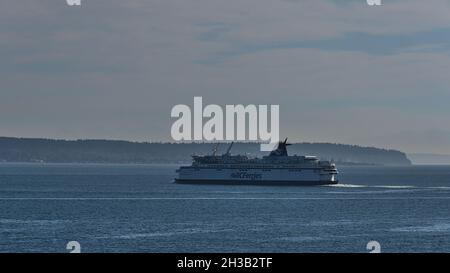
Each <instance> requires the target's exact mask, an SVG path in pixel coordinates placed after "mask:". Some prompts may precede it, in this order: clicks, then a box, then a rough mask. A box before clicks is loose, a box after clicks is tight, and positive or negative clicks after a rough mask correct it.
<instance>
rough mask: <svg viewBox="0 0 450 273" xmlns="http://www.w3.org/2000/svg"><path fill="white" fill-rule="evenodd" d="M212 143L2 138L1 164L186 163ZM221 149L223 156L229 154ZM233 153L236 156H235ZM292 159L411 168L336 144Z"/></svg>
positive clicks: (303, 147)
mask: <svg viewBox="0 0 450 273" xmlns="http://www.w3.org/2000/svg"><path fill="white" fill-rule="evenodd" d="M213 146H214V144H212V143H156V142H154V143H149V142H130V141H118V140H55V139H40V138H13V137H0V162H45V163H123V164H127V163H139V164H147V163H186V162H190V160H191V159H190V156H191V155H192V154H208V153H210V152H211V150H212V148H213ZM225 146H226V145H225V144H223V145H222V146H221V147H219V153H220V152H221V149H222V150H225ZM259 148H260V146H259V144H257V143H236V144H235V145H234V146H233V151H234V153H240V154H249V155H252V156H263V155H265V154H267V153H264V152H260V150H259ZM233 151H232V153H233ZM289 153H290V154H291V155H294V154H297V155H316V156H318V157H319V158H321V159H325V160H334V161H335V162H336V163H337V164H342V165H344V164H345V165H411V161H410V160H409V159H408V157H407V156H406V154H405V153H403V152H400V151H397V150H386V149H380V148H374V147H361V146H356V145H346V144H333V143H293V145H292V146H289Z"/></svg>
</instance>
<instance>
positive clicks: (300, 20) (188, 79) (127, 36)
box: [0, 0, 450, 154]
mask: <svg viewBox="0 0 450 273" xmlns="http://www.w3.org/2000/svg"><path fill="white" fill-rule="evenodd" d="M0 84H1V86H0V135H2V136H21V137H51V138H68V139H77V138H105V139H127V140H138V141H144V140H145V141H150V140H170V127H171V124H172V122H173V120H171V119H170V110H171V108H172V106H173V105H175V104H179V103H183V104H189V105H192V104H193V97H194V96H203V99H204V102H205V103H206V104H210V103H214V104H221V105H225V104H250V103H251V104H279V105H280V116H281V136H282V137H284V136H288V137H290V139H291V140H292V141H314V142H339V143H350V144H360V145H367V146H378V147H386V148H396V149H401V150H403V151H406V152H434V153H447V154H450V126H449V124H450V107H449V106H448V104H449V103H450V1H449V0H429V1H423V0H397V1H396V0H384V5H383V6H381V7H370V6H368V5H367V4H366V1H365V0H334V1H332V0H298V1H295V0H284V1H283V0H126V1H124V0H82V6H81V7H69V6H67V5H66V3H65V0H39V1H36V0H20V1H18V0H2V1H0Z"/></svg>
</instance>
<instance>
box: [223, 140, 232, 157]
mask: <svg viewBox="0 0 450 273" xmlns="http://www.w3.org/2000/svg"><path fill="white" fill-rule="evenodd" d="M233 144H234V141H232V142H231V144H230V146H228V149H227V152H226V153H225V154H224V155H230V151H231V147H233Z"/></svg>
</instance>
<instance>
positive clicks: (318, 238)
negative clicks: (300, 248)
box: [279, 236, 322, 243]
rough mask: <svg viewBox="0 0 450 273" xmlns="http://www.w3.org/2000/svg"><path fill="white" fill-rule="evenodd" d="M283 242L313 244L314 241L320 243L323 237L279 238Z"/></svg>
mask: <svg viewBox="0 0 450 273" xmlns="http://www.w3.org/2000/svg"><path fill="white" fill-rule="evenodd" d="M279 239H281V240H283V241H289V242H299V243H301V242H313V241H319V240H321V239H322V238H321V237H311V236H292V237H282V238H279Z"/></svg>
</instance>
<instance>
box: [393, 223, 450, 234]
mask: <svg viewBox="0 0 450 273" xmlns="http://www.w3.org/2000/svg"><path fill="white" fill-rule="evenodd" d="M391 231H395V232H449V231H450V223H440V224H434V225H431V226H412V227H400V228H394V229H391Z"/></svg>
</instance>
